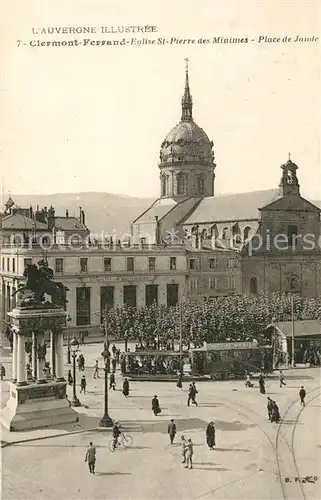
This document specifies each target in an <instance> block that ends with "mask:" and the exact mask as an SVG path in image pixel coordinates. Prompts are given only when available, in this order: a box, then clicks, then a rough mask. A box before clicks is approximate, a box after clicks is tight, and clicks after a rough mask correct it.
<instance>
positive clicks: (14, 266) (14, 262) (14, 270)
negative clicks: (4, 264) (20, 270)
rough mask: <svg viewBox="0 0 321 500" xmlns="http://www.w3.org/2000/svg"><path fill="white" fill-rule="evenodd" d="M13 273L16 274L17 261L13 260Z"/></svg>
mask: <svg viewBox="0 0 321 500" xmlns="http://www.w3.org/2000/svg"><path fill="white" fill-rule="evenodd" d="M12 272H13V273H15V272H16V259H14V258H13V259H12Z"/></svg>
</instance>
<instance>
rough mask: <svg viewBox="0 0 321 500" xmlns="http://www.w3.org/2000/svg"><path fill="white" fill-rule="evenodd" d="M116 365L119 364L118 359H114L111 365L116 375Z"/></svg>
mask: <svg viewBox="0 0 321 500" xmlns="http://www.w3.org/2000/svg"><path fill="white" fill-rule="evenodd" d="M116 364H117V362H116V358H113V359H112V360H111V365H112V367H113V372H114V373H115V371H116Z"/></svg>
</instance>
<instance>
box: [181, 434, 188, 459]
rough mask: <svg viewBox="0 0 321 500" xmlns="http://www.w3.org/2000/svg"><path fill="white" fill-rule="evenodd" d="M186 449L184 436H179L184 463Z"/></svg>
mask: <svg viewBox="0 0 321 500" xmlns="http://www.w3.org/2000/svg"><path fill="white" fill-rule="evenodd" d="M186 451H187V441H186V439H185V436H182V437H181V453H182V464H186Z"/></svg>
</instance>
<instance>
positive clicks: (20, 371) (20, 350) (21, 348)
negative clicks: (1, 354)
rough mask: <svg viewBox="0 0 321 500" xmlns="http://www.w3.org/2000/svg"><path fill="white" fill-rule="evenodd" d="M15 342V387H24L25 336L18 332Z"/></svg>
mask: <svg viewBox="0 0 321 500" xmlns="http://www.w3.org/2000/svg"><path fill="white" fill-rule="evenodd" d="M16 335H17V337H18V340H17V354H18V357H17V385H25V384H26V383H27V382H26V350H25V336H24V335H22V334H21V332H19V333H18V334H16Z"/></svg>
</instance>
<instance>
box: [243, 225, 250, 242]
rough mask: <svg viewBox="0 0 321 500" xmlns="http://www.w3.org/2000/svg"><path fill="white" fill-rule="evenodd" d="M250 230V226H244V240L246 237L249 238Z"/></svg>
mask: <svg viewBox="0 0 321 500" xmlns="http://www.w3.org/2000/svg"><path fill="white" fill-rule="evenodd" d="M250 231H251V228H250V226H246V227H245V228H244V232H243V237H244V239H245V240H247V239H248V238H249V236H250Z"/></svg>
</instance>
